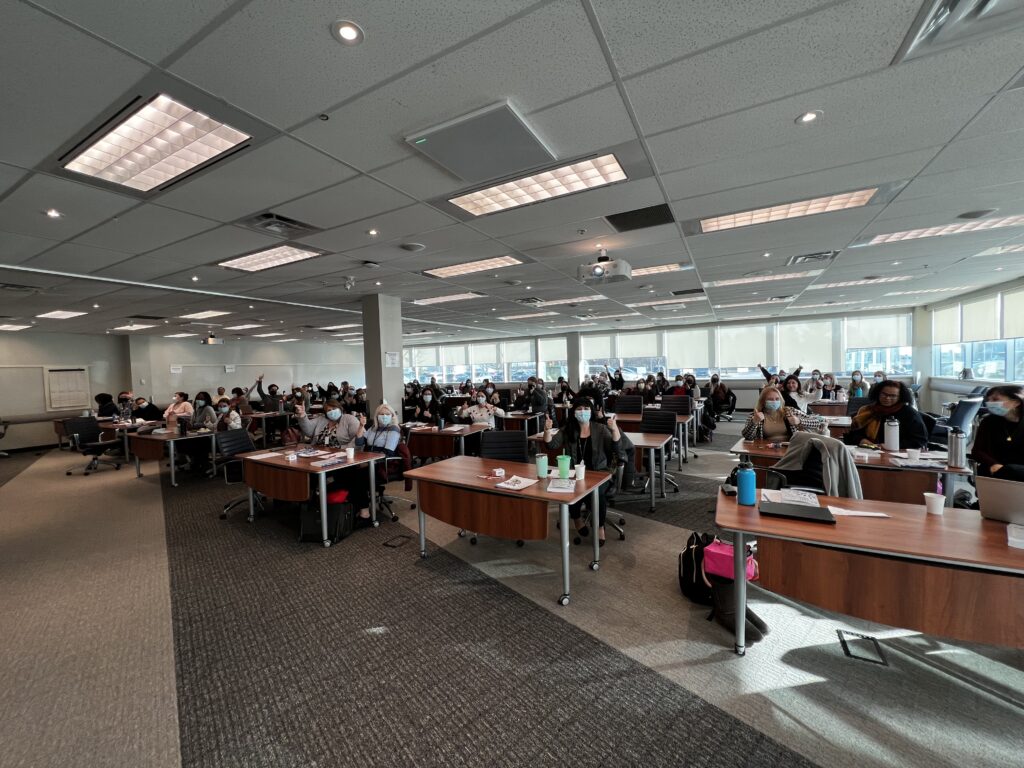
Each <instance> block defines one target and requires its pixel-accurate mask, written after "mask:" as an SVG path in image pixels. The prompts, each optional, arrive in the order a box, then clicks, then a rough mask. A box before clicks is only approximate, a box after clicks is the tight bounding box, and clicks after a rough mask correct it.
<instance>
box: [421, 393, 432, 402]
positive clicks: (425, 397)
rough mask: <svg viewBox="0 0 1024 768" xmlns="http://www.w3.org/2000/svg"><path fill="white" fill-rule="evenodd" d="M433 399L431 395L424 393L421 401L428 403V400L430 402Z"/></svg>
mask: <svg viewBox="0 0 1024 768" xmlns="http://www.w3.org/2000/svg"><path fill="white" fill-rule="evenodd" d="M433 399H434V398H433V397H431V396H430V395H424V396H423V402H424V403H429V402H430V401H431V400H433Z"/></svg>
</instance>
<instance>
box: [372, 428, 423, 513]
mask: <svg viewBox="0 0 1024 768" xmlns="http://www.w3.org/2000/svg"><path fill="white" fill-rule="evenodd" d="M395 450H396V451H397V453H398V455H397V456H390V457H388V458H386V459H384V463H383V464H377V467H380V466H383V467H384V473H383V475H377V473H376V471H375V472H374V485H375V488H374V491H375V493H376V494H377V508H378V509H381V508H383V509H386V510H387V511H388V514H390V515H391V522H392V523H397V522H398V514H397V513H396V512H395V510H394V508H393V506H392V505H393V504H395V503H396V502H397V501H398V499H397V498H396V497H394V496H388V495H387V493H386V491H387V487H388V486H387V484H388V483H390V482H394V481H395V480H403V479H405V470H407V469H412V453H410V452H409V444H408V443H406V442H405V440H404V439H402V440H400V441H399V443H398V448H396V449H395ZM405 490H406V491H411V490H412V480H411V479H409V480H406V481H405ZM409 508H410V509H416V503H415V502H411V503H410V505H409Z"/></svg>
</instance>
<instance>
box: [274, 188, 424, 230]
mask: <svg viewBox="0 0 1024 768" xmlns="http://www.w3.org/2000/svg"><path fill="white" fill-rule="evenodd" d="M411 202H412V200H410V199H409V198H408V197H407V196H406V195H403V194H402V193H401V192H396V191H395V190H393V189H391V188H390V187H386V186H384V185H383V184H381V183H380V182H379V181H374V180H373V179H371V178H370V177H369V176H358V177H356V178H354V179H351V180H349V181H345V182H342V183H341V184H337V185H335V186H333V187H329V188H327V189H323V190H320V191H319V192H315V193H314V194H312V195H306V196H305V197H301V198H299V199H298V200H295V201H293V202H290V203H287V204H285V205H280V206H277V207H276V208H275V209H274V212H275V213H279V214H281V215H282V216H287V217H288V218H291V219H298V220H299V221H301V222H303V223H305V224H312V225H313V226H314V227H321V228H323V229H327V228H330V227H337V226H340V225H342V224H348V223H349V222H352V221H358V220H360V219H365V218H366V217H367V216H375V215H377V214H381V213H385V212H386V211H393V210H395V209H396V208H404V207H405V206H407V205H409V203H411Z"/></svg>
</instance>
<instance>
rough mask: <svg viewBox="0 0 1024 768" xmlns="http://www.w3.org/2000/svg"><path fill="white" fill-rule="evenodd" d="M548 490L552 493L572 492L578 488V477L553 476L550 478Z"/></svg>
mask: <svg viewBox="0 0 1024 768" xmlns="http://www.w3.org/2000/svg"><path fill="white" fill-rule="evenodd" d="M548 490H549V491H551V492H552V493H572V492H573V491H575V490H576V478H574V477H570V478H569V479H568V480H559V479H558V478H552V479H551V480H548Z"/></svg>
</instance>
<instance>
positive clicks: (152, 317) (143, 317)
mask: <svg viewBox="0 0 1024 768" xmlns="http://www.w3.org/2000/svg"><path fill="white" fill-rule="evenodd" d="M128 319H129V320H164V319H166V318H164V317H162V316H160V315H128Z"/></svg>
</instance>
